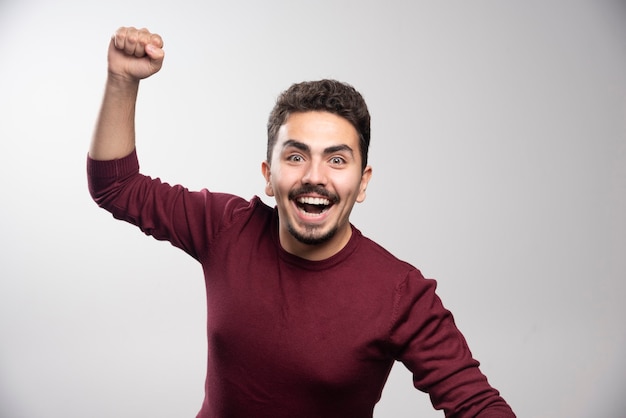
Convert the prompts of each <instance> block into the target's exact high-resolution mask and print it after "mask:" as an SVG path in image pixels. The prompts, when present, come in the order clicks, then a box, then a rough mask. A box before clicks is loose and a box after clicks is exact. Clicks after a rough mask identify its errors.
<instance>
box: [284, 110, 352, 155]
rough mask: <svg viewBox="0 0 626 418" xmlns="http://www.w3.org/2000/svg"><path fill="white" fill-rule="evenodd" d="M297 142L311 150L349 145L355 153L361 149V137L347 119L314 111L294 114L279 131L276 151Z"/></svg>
mask: <svg viewBox="0 0 626 418" xmlns="http://www.w3.org/2000/svg"><path fill="white" fill-rule="evenodd" d="M293 140H296V141H298V142H301V143H304V144H306V145H308V146H309V147H310V148H311V149H316V148H320V149H321V148H326V147H329V146H337V145H347V146H349V147H350V148H352V149H353V150H355V152H357V150H358V149H359V135H358V133H357V131H356V129H355V128H354V126H352V124H351V123H350V122H349V121H348V120H347V119H345V118H343V117H341V116H338V115H335V114H333V113H330V112H323V111H312V112H297V113H292V114H291V115H289V117H287V119H286V120H285V123H284V124H283V125H282V126H281V127H280V129H279V130H278V135H277V138H276V149H275V150H278V151H279V152H280V150H281V149H282V148H283V147H284V146H285V144H286V143H288V141H293Z"/></svg>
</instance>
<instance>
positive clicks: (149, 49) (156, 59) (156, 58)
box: [146, 41, 165, 69]
mask: <svg viewBox="0 0 626 418" xmlns="http://www.w3.org/2000/svg"><path fill="white" fill-rule="evenodd" d="M162 45H163V43H162V42H161V43H160V45H159V46H157V45H155V44H154V43H152V41H151V42H150V43H149V44H147V45H146V55H147V56H148V57H149V58H150V63H151V64H152V66H153V67H154V68H155V69H159V68H161V66H162V65H163V59H164V58H165V51H164V50H163V48H162V47H161V46H162Z"/></svg>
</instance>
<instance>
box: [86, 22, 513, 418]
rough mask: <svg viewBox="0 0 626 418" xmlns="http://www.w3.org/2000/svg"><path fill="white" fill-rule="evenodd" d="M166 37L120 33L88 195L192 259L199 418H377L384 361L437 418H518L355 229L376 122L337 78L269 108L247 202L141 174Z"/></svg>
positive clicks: (405, 276) (394, 266)
mask: <svg viewBox="0 0 626 418" xmlns="http://www.w3.org/2000/svg"><path fill="white" fill-rule="evenodd" d="M162 47H163V42H162V39H161V38H160V36H158V35H156V34H152V33H150V32H149V31H147V30H146V29H142V30H137V29H135V28H120V29H119V30H118V31H117V32H116V33H115V35H114V37H113V38H112V39H111V43H110V46H109V52H108V78H107V83H106V89H105V94H104V100H103V103H102V108H101V111H100V115H99V119H98V123H97V126H96V129H95V133H94V137H93V141H92V144H91V148H90V150H89V158H88V175H89V187H90V192H91V194H92V196H93V197H94V199H95V200H96V202H97V203H98V204H99V205H100V206H102V207H104V208H105V209H107V210H109V211H110V212H111V213H112V214H113V216H114V217H116V218H119V219H123V220H126V221H128V222H131V223H133V224H135V225H137V226H138V227H139V228H141V229H142V230H143V231H144V232H145V233H146V234H149V235H152V236H154V237H155V238H157V239H161V240H168V241H170V242H171V243H172V244H173V245H174V246H177V247H179V248H181V249H183V250H184V251H186V252H187V253H188V254H189V255H191V256H192V257H194V258H195V259H197V260H198V261H199V262H200V263H201V265H202V268H203V270H204V274H205V282H206V287H207V303H208V305H207V311H208V320H207V332H208V350H209V352H208V361H207V378H206V385H205V399H204V403H203V405H202V408H201V410H200V412H199V413H198V417H201V418H209V417H211V418H218V417H243V418H248V417H262V418H263V417H267V418H281V417H289V418H293V417H299V418H309V417H311V418H313V417H325V418H329V417H341V418H345V417H356V418H364V417H371V416H372V414H373V410H374V406H375V404H376V402H377V401H378V400H379V398H380V395H381V392H382V389H383V386H384V383H385V381H386V379H387V376H388V374H389V371H390V369H391V366H392V364H393V362H394V361H396V360H398V361H402V362H403V363H404V364H405V365H406V367H408V368H409V369H410V370H411V371H412V373H413V376H414V385H415V387H416V388H418V389H419V390H422V391H425V392H428V393H429V395H430V397H431V400H432V403H433V405H434V406H435V407H436V408H438V409H443V410H444V411H445V414H446V416H457V417H466V416H472V417H474V416H480V417H513V416H514V414H513V412H512V411H511V409H510V407H509V406H508V405H507V403H506V402H505V401H504V400H503V399H502V398H501V397H500V396H499V394H498V392H497V391H496V390H495V389H494V388H492V387H491V386H490V385H489V384H488V382H487V379H486V378H485V376H484V375H483V374H482V373H481V372H480V370H479V368H478V362H477V361H476V360H474V359H473V358H472V356H471V353H470V351H469V349H468V347H467V344H466V342H465V339H464V338H463V336H462V335H461V333H460V332H459V331H458V330H457V328H456V326H455V324H454V321H453V318H452V316H451V314H450V312H448V311H447V310H446V309H445V308H444V307H443V306H442V304H441V302H440V300H439V298H438V297H437V296H436V294H435V286H436V284H435V282H434V281H432V280H427V279H425V278H424V277H423V276H422V275H421V273H420V272H419V271H418V270H417V269H415V268H414V267H412V266H411V265H409V264H407V263H405V262H402V261H400V260H398V259H396V258H395V257H393V256H392V255H391V254H389V253H388V252H387V251H385V250H384V249H383V248H381V247H380V246H378V245H377V244H375V243H374V242H372V241H371V240H369V239H367V238H366V237H364V236H363V235H361V233H360V232H359V230H358V229H356V228H355V227H354V226H352V225H351V224H350V221H349V216H350V212H351V210H352V207H353V205H354V203H355V202H362V201H363V200H364V199H365V192H366V187H367V184H368V181H369V180H370V177H371V175H372V169H371V167H369V166H368V165H367V150H368V146H369V140H370V129H369V122H370V116H369V113H368V111H367V107H366V105H365V102H364V101H363V99H362V97H361V95H360V94H359V93H358V92H357V91H356V90H354V88H352V87H351V86H348V85H346V84H343V83H339V82H336V81H332V80H322V81H318V82H307V83H300V84H296V85H293V86H292V87H291V88H290V89H288V90H287V91H286V92H284V93H283V94H282V95H281V96H280V97H279V98H278V100H277V104H276V106H275V108H274V110H273V111H272V113H271V115H270V119H269V123H268V150H267V159H266V161H265V162H263V164H262V173H263V176H264V177H265V180H266V182H267V183H266V187H265V192H266V194H267V195H269V196H273V197H274V198H275V200H276V208H275V209H274V208H270V207H269V206H267V205H265V204H264V203H262V202H261V201H260V199H259V198H257V197H255V198H253V199H252V200H250V201H246V200H244V199H242V198H239V197H237V196H232V195H228V194H217V193H212V192H210V191H208V190H202V191H199V192H191V191H189V190H187V189H185V188H183V187H181V186H170V185H168V184H166V183H161V181H159V180H158V179H152V178H150V177H147V176H144V175H141V174H140V173H139V168H138V167H139V166H138V163H137V157H136V152H135V140H134V136H135V131H134V117H135V112H134V109H135V102H136V98H137V91H138V86H139V80H140V79H143V78H146V77H149V76H150V75H152V74H154V73H156V72H157V71H159V69H160V68H161V65H162V63H163V58H164V51H163V49H162Z"/></svg>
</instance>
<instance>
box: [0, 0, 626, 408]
mask: <svg viewBox="0 0 626 418" xmlns="http://www.w3.org/2000/svg"><path fill="white" fill-rule="evenodd" d="M122 25H135V26H138V27H142V26H146V27H148V28H150V29H151V30H153V31H156V32H159V33H160V34H161V35H162V36H163V38H164V40H165V48H166V54H167V55H166V61H165V64H164V68H163V70H162V71H161V72H160V73H159V74H157V75H156V76H154V77H153V78H151V79H149V80H146V81H145V82H143V83H142V86H141V89H140V99H139V103H138V115H137V120H138V122H137V135H138V145H137V147H138V152H139V156H140V161H141V165H142V171H143V172H144V173H146V174H149V175H153V176H158V177H161V178H162V179H163V180H166V181H168V182H170V183H182V184H184V185H186V186H188V187H190V188H192V189H197V188H201V187H205V186H206V187H210V188H211V189H213V190H217V191H228V192H232V193H236V194H239V195H242V196H244V197H252V196H253V195H255V194H258V195H262V194H263V186H264V182H263V179H262V176H261V174H260V164H261V161H262V159H263V158H264V155H265V122H266V118H267V115H268V113H269V111H270V109H271V107H272V105H273V102H274V100H275V97H276V96H277V94H278V93H279V92H280V91H282V90H283V89H285V88H287V87H288V86H289V85H290V84H291V83H293V82H298V81H302V80H310V79H318V78H323V77H332V78H337V79H340V80H343V81H347V82H350V83H351V84H353V85H354V86H355V87H357V89H359V90H360V91H361V92H362V93H363V95H364V96H365V98H366V100H367V101H368V104H369V106H370V111H371V113H372V117H373V122H372V145H371V149H370V162H371V164H372V165H373V167H374V176H373V179H372V182H371V184H370V187H369V188H368V193H369V194H368V198H367V200H366V201H365V202H364V203H363V204H361V205H358V206H357V207H356V208H355V212H354V213H353V217H352V220H353V222H354V223H355V225H356V226H357V227H359V228H360V229H361V230H362V231H363V232H364V234H366V235H368V236H370V237H371V238H373V239H375V240H376V241H377V242H379V243H380V244H381V245H383V246H385V247H386V248H387V249H389V250H390V251H391V252H393V253H394V254H395V255H397V256H398V257H400V258H402V259H404V260H406V261H408V262H410V263H412V264H414V265H415V266H417V267H419V268H420V269H421V270H422V272H423V273H424V274H425V275H426V276H428V277H432V278H436V279H437V280H438V282H439V288H438V289H439V294H440V296H441V297H442V299H443V301H444V304H445V305H446V306H447V307H448V308H449V309H451V310H452V312H453V313H454V314H455V317H456V320H457V324H458V326H459V327H460V329H461V330H462V331H463V333H464V335H465V336H466V338H467V340H468V341H469V344H470V347H471V348H472V351H473V353H474V355H475V356H476V357H477V358H478V359H479V360H480V361H481V362H482V369H483V371H484V372H485V373H486V374H487V376H488V377H489V379H490V381H491V383H492V384H493V385H494V386H496V387H497V388H498V389H500V391H501V392H502V394H503V396H504V397H505V398H506V399H507V401H508V402H509V403H510V404H511V405H512V406H513V408H514V410H515V411H516V412H517V413H518V415H519V416H520V417H569V418H571V417H594V418H597V417H617V416H621V415H620V414H623V411H624V410H626V400H625V399H624V396H623V393H624V390H625V389H626V360H625V358H624V353H625V352H626V325H625V320H624V318H626V303H624V299H625V296H626V284H625V280H624V279H626V273H625V271H626V3H625V2H624V1H617V0H615V1H608V0H606V1H605V0H600V1H591V0H590V1H579V0H574V1H565V0H560V1H537V0H531V1H525V2H496V1H472V2H470V1H452V2H436V1H431V2H424V1H408V0H407V1H398V0H387V1H368V0H350V1H349V0H343V1H342V0H333V1H330V0H318V1H315V2H299V1H286V0H284V1H282V0H272V1H256V0H242V1H233V2H217V1H206V2H205V1H202V2H201V1H189V0H180V1H176V2H156V1H153V2H148V1H120V0H111V1H107V2H97V3H96V2H89V1H78V0H74V1H72V0H59V1H43V0H41V1H35V0H24V1H17V0H0V182H1V183H0V184H1V186H2V189H1V192H2V204H1V206H0V215H1V216H0V242H1V244H2V251H0V416H2V417H7V418H33V417H55V418H56V417H59V418H74V417H76V418H78V417H86V416H88V417H91V418H105V417H148V416H149V417H152V418H158V417H163V418H171V417H185V416H187V417H192V416H195V413H196V412H197V411H198V409H199V408H200V404H201V401H202V398H203V383H204V377H205V358H206V342H205V321H206V318H205V306H204V287H203V280H202V272H201V269H200V266H199V265H198V264H197V263H196V262H195V261H193V260H191V259H190V258H189V257H188V256H186V255H185V254H183V253H182V252H181V251H179V250H176V249H174V248H172V247H171V246H170V245H169V244H167V243H163V242H156V241H154V240H153V239H152V238H148V237H145V236H144V235H143V234H141V232H139V231H138V230H136V229H135V228H134V227H131V226H130V225H128V224H125V223H122V222H119V221H115V220H114V219H113V218H112V217H111V216H110V215H109V214H108V213H106V212H105V211H102V210H100V209H98V208H97V207H96V205H95V204H94V203H93V202H92V201H91V199H90V197H89V194H88V192H87V187H86V176H85V159H86V155H87V148H88V144H89V140H90V136H91V132H92V129H93V126H94V122H95V119H96V115H97V111H98V107H99V104H100V101H101V97H102V92H103V86H104V80H105V76H106V50H107V45H108V41H109V37H110V35H111V34H112V33H113V32H114V30H115V29H116V28H117V27H118V26H122ZM264 200H265V201H266V202H268V203H269V204H273V202H272V201H271V200H270V199H269V198H266V197H264ZM375 416H376V417H377V418H383V417H387V418H392V417H393V418H403V417H417V416H420V417H431V416H432V417H434V416H443V414H442V413H441V412H437V411H434V410H432V407H431V406H430V403H429V400H428V397H427V396H426V395H424V394H422V393H420V392H418V391H416V390H415V389H413V387H412V383H411V377H410V375H409V374H408V372H406V370H404V369H403V367H402V365H400V364H399V365H397V366H396V367H394V370H393V371H392V375H391V377H390V379H389V382H388V385H387V387H386V389H385V391H384V393H383V399H382V400H381V402H380V404H379V406H378V407H377V409H376V412H375Z"/></svg>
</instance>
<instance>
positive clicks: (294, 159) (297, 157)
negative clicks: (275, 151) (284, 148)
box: [287, 154, 304, 163]
mask: <svg viewBox="0 0 626 418" xmlns="http://www.w3.org/2000/svg"><path fill="white" fill-rule="evenodd" d="M287 161H289V162H291V163H301V162H302V161H304V158H302V155H300V154H290V155H288V156H287Z"/></svg>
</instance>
